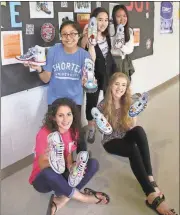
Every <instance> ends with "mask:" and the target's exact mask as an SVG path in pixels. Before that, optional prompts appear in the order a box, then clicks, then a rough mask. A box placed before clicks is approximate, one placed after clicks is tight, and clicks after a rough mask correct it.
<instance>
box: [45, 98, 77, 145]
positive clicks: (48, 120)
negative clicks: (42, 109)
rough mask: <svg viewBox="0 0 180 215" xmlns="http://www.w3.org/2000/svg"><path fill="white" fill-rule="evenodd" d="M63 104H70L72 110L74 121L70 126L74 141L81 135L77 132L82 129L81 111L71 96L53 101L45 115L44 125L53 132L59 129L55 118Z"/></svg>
mask: <svg viewBox="0 0 180 215" xmlns="http://www.w3.org/2000/svg"><path fill="white" fill-rule="evenodd" d="M61 106H68V107H69V108H70V109H71V111H72V115H73V122H72V125H71V127H70V129H71V137H72V139H73V140H74V141H77V140H78V138H79V137H77V132H79V131H80V127H81V125H80V121H81V120H80V113H79V110H78V107H77V105H76V103H75V102H74V101H73V100H71V99H69V98H60V99H56V100H55V101H54V102H53V103H52V105H51V106H50V107H49V108H48V111H47V113H46V115H45V117H44V120H43V126H42V127H46V128H47V129H48V130H50V131H51V132H54V131H58V125H57V123H56V121H55V120H54V118H55V116H56V114H57V111H58V109H59V107H61Z"/></svg>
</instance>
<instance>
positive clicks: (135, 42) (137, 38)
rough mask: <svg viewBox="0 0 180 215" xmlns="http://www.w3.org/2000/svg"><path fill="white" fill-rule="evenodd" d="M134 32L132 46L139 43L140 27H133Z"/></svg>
mask: <svg viewBox="0 0 180 215" xmlns="http://www.w3.org/2000/svg"><path fill="white" fill-rule="evenodd" d="M133 33H134V46H139V44H140V28H133Z"/></svg>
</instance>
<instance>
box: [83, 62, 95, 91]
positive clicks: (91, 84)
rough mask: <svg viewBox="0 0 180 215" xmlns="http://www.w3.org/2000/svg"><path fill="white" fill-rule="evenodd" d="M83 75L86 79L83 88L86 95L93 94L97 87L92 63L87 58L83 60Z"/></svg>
mask: <svg viewBox="0 0 180 215" xmlns="http://www.w3.org/2000/svg"><path fill="white" fill-rule="evenodd" d="M84 75H85V76H86V78H87V81H86V83H85V84H84V86H83V87H84V89H85V91H86V93H95V92H96V91H97V89H98V86H97V83H96V82H95V77H94V62H93V61H92V60H91V59H89V58H86V59H85V65H84Z"/></svg>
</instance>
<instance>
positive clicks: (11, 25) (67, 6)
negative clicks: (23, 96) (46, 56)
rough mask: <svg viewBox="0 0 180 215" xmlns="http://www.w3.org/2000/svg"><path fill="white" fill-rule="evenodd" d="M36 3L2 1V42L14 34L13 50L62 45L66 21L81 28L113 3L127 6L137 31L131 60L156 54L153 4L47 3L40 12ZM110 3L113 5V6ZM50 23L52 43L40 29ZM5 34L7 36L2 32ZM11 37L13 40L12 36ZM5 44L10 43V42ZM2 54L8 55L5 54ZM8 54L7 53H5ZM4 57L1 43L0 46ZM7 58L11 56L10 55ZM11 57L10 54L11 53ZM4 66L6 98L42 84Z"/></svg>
mask: <svg viewBox="0 0 180 215" xmlns="http://www.w3.org/2000/svg"><path fill="white" fill-rule="evenodd" d="M36 3H37V2H1V39H2V34H5V33H7V32H10V33H11V32H15V33H17V35H14V38H15V39H13V40H11V39H9V41H11V43H12V44H13V45H14V43H15V42H12V41H17V42H16V45H17V44H18V42H19V43H21V44H20V46H19V47H18V48H16V49H14V50H16V52H20V51H22V52H23V53H26V52H27V50H28V48H30V47H33V46H35V45H39V46H43V47H49V46H52V45H54V44H55V43H58V42H59V26H60V24H61V23H62V22H63V21H64V20H66V19H74V20H75V21H77V20H78V22H79V23H80V25H81V27H82V28H83V26H84V25H85V24H86V23H87V22H88V19H89V17H90V13H91V11H92V10H93V9H95V8H96V7H98V6H100V5H101V7H104V8H105V9H106V10H107V11H108V12H109V10H111V7H112V3H114V4H118V3H119V4H124V5H125V6H126V7H127V9H128V11H129V18H130V21H129V23H130V27H131V28H133V29H134V34H135V43H136V46H135V49H134V52H133V53H132V54H131V57H132V59H138V58H142V57H146V56H148V55H152V54H153V42H154V2H60V1H59V2H47V5H48V10H47V11H46V12H44V11H42V10H40V9H39V8H38V6H37V5H36ZM110 4H111V6H110ZM44 23H51V24H52V25H53V26H54V27H55V29H56V31H55V37H54V39H53V40H52V41H51V42H45V41H44V40H43V39H42V38H41V26H42V25H43V24H44ZM3 32H4V33H3ZM9 38H11V37H9ZM5 41H8V40H7V39H6V40H5ZM3 53H8V52H5V51H3ZM6 55H7V54H6ZM1 56H2V44H1ZM7 56H8V55H7ZM9 58H11V57H10V54H9ZM11 60H12V61H10V60H9V61H8V62H10V64H5V65H2V59H1V71H2V72H1V96H7V95H10V94H13V93H17V92H20V91H23V90H28V89H31V88H34V87H38V86H41V85H43V84H44V83H43V82H42V81H41V80H40V79H39V77H38V74H37V73H36V72H30V71H29V68H26V67H24V66H23V65H22V64H20V63H17V62H14V61H13V60H14V59H13V58H12V59H11Z"/></svg>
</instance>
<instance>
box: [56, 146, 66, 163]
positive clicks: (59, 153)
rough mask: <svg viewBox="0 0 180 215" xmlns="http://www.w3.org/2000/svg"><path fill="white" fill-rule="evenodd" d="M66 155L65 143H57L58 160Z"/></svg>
mask: <svg viewBox="0 0 180 215" xmlns="http://www.w3.org/2000/svg"><path fill="white" fill-rule="evenodd" d="M63 156H64V145H60V144H58V145H56V157H57V160H62V159H63Z"/></svg>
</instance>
